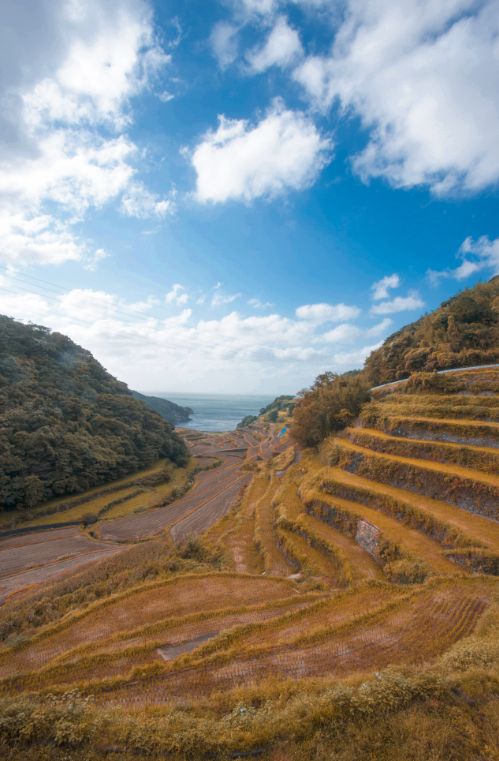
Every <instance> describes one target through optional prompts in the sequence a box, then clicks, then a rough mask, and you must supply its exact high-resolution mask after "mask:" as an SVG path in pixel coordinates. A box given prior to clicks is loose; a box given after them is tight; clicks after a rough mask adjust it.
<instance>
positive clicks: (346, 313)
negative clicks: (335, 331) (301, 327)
mask: <svg viewBox="0 0 499 761" xmlns="http://www.w3.org/2000/svg"><path fill="white" fill-rule="evenodd" d="M360 311H361V310H360V309H359V307H356V306H348V305H347V304H304V305H303V306H300V307H298V308H297V310H296V316H297V317H298V319H300V320H307V321H308V322H313V323H316V324H317V325H322V324H323V323H325V322H340V321H341V320H351V319H355V317H358V316H359V314H360Z"/></svg>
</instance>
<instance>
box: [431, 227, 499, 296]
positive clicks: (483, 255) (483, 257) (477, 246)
mask: <svg viewBox="0 0 499 761" xmlns="http://www.w3.org/2000/svg"><path fill="white" fill-rule="evenodd" d="M458 257H459V258H460V259H461V264H460V265H459V266H458V267H455V268H454V269H447V270H442V271H435V270H428V273H427V274H428V277H429V279H430V282H431V283H433V284H434V285H435V284H437V283H438V281H439V280H440V279H442V278H452V279H453V280H465V279H466V278H467V277H470V276H471V275H474V274H476V273H477V272H482V271H484V270H485V271H486V270H488V271H489V272H490V273H491V274H492V275H498V274H499V238H495V239H494V240H490V238H488V237H487V236H486V235H482V237H481V238H478V240H473V238H470V237H468V238H466V240H464V241H463V243H462V244H461V246H460V248H459V253H458Z"/></svg>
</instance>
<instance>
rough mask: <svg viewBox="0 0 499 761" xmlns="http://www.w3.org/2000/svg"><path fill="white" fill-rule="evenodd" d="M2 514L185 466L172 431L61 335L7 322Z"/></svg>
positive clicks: (0, 356)
mask: <svg viewBox="0 0 499 761" xmlns="http://www.w3.org/2000/svg"><path fill="white" fill-rule="evenodd" d="M0 452H1V466H2V467H1V470H0V507H1V509H4V510H5V509H11V508H15V507H18V508H21V509H22V508H29V507H33V506H34V505H36V504H38V503H39V502H42V501H44V500H47V499H50V498H52V497H54V496H60V495H64V494H71V493H75V492H80V491H83V490H84V489H88V488H89V487H91V486H95V485H98V484H101V483H104V482H106V481H108V480H112V479H116V478H120V477H121V476H124V475H127V474H128V473H132V472H134V471H136V470H138V469H140V468H143V467H146V466H147V465H150V464H151V463H153V462H154V461H156V460H157V459H158V458H161V457H164V458H169V459H170V460H172V461H174V462H183V461H184V460H185V458H186V448H185V445H184V443H183V442H182V441H181V439H180V438H179V437H178V436H177V435H176V434H175V433H174V432H173V429H172V427H171V425H169V424H168V423H167V422H166V421H164V420H163V419H162V418H160V416H159V415H157V414H156V413H154V412H151V411H150V410H149V409H148V408H147V407H146V406H145V405H144V404H143V403H142V402H140V401H138V400H136V399H134V398H133V396H132V394H131V393H130V391H129V390H128V388H127V386H126V385H125V384H124V383H120V382H119V381H117V380H116V379H115V378H113V377H112V376H111V375H110V374H109V373H108V372H107V371H106V370H105V369H104V368H103V367H102V366H101V365H100V364H99V363H98V362H97V361H96V360H95V359H94V358H93V356H92V355H91V354H90V352H88V351H86V350H85V349H82V348H81V347H80V346H77V345H76V344H75V343H73V342H72V341H71V340H70V339H69V338H67V337H66V336H63V335H61V334H60V333H51V332H50V331H49V330H48V329H47V328H44V327H41V326H39V325H24V324H22V323H19V322H16V321H15V320H13V319H10V318H8V317H0Z"/></svg>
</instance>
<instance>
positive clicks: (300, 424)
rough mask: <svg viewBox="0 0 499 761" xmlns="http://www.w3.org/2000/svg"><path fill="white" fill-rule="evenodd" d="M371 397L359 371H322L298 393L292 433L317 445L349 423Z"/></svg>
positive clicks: (304, 440)
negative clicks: (313, 381) (343, 372)
mask: <svg viewBox="0 0 499 761" xmlns="http://www.w3.org/2000/svg"><path fill="white" fill-rule="evenodd" d="M368 399H369V390H368V385H367V382H366V381H365V379H364V377H363V376H362V375H361V374H360V373H345V374H344V375H337V374H336V373H331V372H327V373H323V374H322V375H319V376H318V377H317V378H316V380H315V383H314V385H313V386H312V388H311V389H310V390H309V391H305V392H304V393H302V395H301V396H300V397H299V399H298V402H297V404H296V406H295V409H294V415H293V425H292V428H291V435H292V436H293V438H294V439H295V441H297V442H298V444H301V445H302V446H305V447H315V446H317V445H318V444H320V443H321V442H322V441H324V439H325V438H326V437H327V436H329V434H331V433H335V432H337V431H340V430H342V429H343V428H345V427H346V426H347V425H349V424H350V423H351V422H352V420H353V419H354V418H355V417H356V416H357V415H358V414H359V412H360V409H361V407H362V405H363V404H364V402H366V401H367V400H368Z"/></svg>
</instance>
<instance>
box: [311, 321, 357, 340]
mask: <svg viewBox="0 0 499 761" xmlns="http://www.w3.org/2000/svg"><path fill="white" fill-rule="evenodd" d="M361 335H362V331H361V329H360V328H358V327H357V325H350V323H348V322H345V323H343V324H342V325H337V326H336V328H333V329H332V330H328V331H327V332H326V333H323V334H322V335H321V336H319V338H318V339H317V340H318V341H326V342H327V343H338V344H344V343H351V342H352V341H355V340H356V339H357V338H359V336H361Z"/></svg>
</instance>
